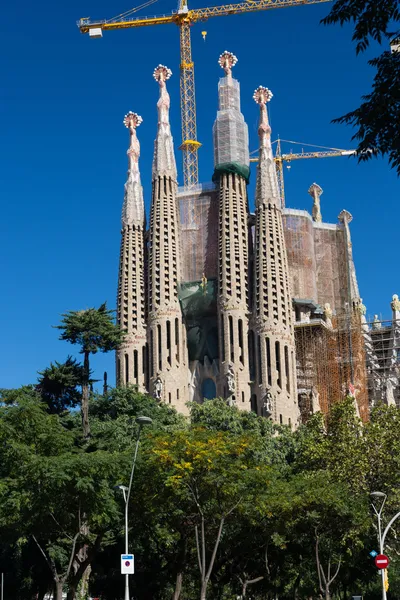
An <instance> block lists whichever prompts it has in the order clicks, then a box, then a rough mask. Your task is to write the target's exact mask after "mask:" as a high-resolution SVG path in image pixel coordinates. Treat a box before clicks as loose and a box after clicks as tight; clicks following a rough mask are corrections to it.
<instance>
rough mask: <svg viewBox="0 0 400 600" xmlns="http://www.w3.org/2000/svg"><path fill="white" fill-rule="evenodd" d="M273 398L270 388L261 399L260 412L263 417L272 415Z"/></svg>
mask: <svg viewBox="0 0 400 600" xmlns="http://www.w3.org/2000/svg"><path fill="white" fill-rule="evenodd" d="M272 405H273V398H272V394H271V392H270V390H268V391H267V393H266V394H265V396H264V398H263V400H262V414H263V416H264V417H270V416H271V415H272V408H273V407H272Z"/></svg>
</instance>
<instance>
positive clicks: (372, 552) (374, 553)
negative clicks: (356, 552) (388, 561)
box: [369, 550, 378, 558]
mask: <svg viewBox="0 0 400 600" xmlns="http://www.w3.org/2000/svg"><path fill="white" fill-rule="evenodd" d="M369 555H370V556H372V558H375V556H378V553H377V552H376V551H375V550H371V552H370V553H369Z"/></svg>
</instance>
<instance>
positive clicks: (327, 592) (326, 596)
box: [325, 590, 331, 600]
mask: <svg viewBox="0 0 400 600" xmlns="http://www.w3.org/2000/svg"><path fill="white" fill-rule="evenodd" d="M325 600H331V593H330V591H329V590H325Z"/></svg>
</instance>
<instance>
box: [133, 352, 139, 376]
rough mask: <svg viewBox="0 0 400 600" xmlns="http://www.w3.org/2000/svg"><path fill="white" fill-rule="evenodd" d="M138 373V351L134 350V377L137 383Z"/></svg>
mask: <svg viewBox="0 0 400 600" xmlns="http://www.w3.org/2000/svg"><path fill="white" fill-rule="evenodd" d="M138 375H139V369H138V351H137V350H134V351H133V378H134V380H135V382H136V383H138Z"/></svg>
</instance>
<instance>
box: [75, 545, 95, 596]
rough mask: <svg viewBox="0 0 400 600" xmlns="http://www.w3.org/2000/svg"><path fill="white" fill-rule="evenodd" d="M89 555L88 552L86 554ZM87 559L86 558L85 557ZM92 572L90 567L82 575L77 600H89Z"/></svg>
mask: <svg viewBox="0 0 400 600" xmlns="http://www.w3.org/2000/svg"><path fill="white" fill-rule="evenodd" d="M86 555H87V552H86ZM85 558H86V556H85ZM91 572H92V567H91V566H90V565H88V566H87V567H86V570H85V572H84V573H83V575H82V579H81V581H80V583H79V585H78V590H77V600H87V598H89V577H90V574H91Z"/></svg>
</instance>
